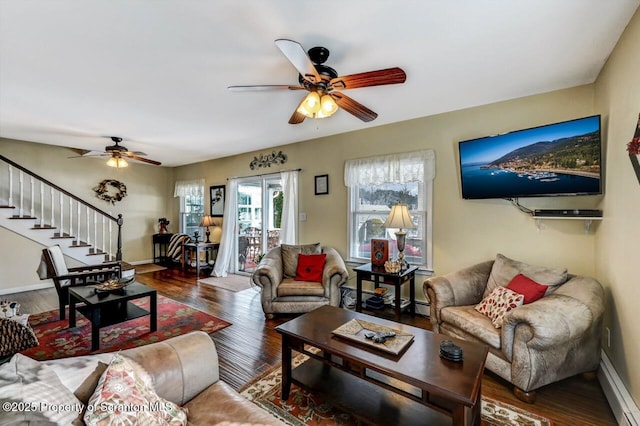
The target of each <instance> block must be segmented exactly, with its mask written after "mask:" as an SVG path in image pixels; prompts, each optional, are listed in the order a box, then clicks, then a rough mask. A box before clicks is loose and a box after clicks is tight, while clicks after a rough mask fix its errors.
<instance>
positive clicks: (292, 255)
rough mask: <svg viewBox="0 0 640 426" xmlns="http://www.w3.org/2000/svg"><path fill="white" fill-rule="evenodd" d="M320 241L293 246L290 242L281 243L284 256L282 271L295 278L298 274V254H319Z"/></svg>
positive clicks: (285, 274)
mask: <svg viewBox="0 0 640 426" xmlns="http://www.w3.org/2000/svg"><path fill="white" fill-rule="evenodd" d="M320 250H321V249H320V243H315V244H304V245H298V246H292V245H289V244H282V245H280V253H281V256H282V272H283V273H284V276H285V277H290V278H293V277H295V276H296V270H297V269H298V255H299V254H300V253H302V254H319V253H320Z"/></svg>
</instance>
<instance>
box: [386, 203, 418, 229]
mask: <svg viewBox="0 0 640 426" xmlns="http://www.w3.org/2000/svg"><path fill="white" fill-rule="evenodd" d="M382 226H384V227H385V228H397V229H415V228H416V226H415V225H414V224H413V220H411V215H410V214H409V206H407V205H406V204H396V205H395V206H393V207H391V211H390V212H389V216H388V217H387V220H386V221H385V222H384V224H383V225H382Z"/></svg>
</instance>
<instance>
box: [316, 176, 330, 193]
mask: <svg viewBox="0 0 640 426" xmlns="http://www.w3.org/2000/svg"><path fill="white" fill-rule="evenodd" d="M315 189H316V195H324V194H328V193H329V175H319V176H316V185H315Z"/></svg>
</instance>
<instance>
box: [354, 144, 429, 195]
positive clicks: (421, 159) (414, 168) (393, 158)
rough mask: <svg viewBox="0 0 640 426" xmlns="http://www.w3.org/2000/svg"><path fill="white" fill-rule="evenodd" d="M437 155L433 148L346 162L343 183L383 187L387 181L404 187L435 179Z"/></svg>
mask: <svg viewBox="0 0 640 426" xmlns="http://www.w3.org/2000/svg"><path fill="white" fill-rule="evenodd" d="M435 158H436V155H435V151H433V150H432V149H429V150H425V151H416V152H406V153H402V154H390V155H383V156H377V157H369V158H360V159H356V160H347V161H346V163H345V166H344V184H345V185H346V186H349V187H353V186H356V185H363V186H366V185H381V184H383V183H385V182H395V183H400V184H404V183H407V182H424V181H430V180H433V178H434V177H435V175H436V161H435Z"/></svg>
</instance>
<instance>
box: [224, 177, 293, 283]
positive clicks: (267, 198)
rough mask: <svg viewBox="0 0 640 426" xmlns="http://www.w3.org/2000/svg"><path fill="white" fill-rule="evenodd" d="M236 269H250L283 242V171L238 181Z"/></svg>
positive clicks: (250, 270)
mask: <svg viewBox="0 0 640 426" xmlns="http://www.w3.org/2000/svg"><path fill="white" fill-rule="evenodd" d="M236 197H237V201H238V202H237V219H238V221H237V226H236V230H237V232H236V254H237V255H236V256H235V257H236V259H237V265H236V268H235V269H236V271H238V272H240V273H242V272H244V273H247V274H249V273H251V272H253V271H254V270H255V268H256V266H257V265H258V263H259V262H260V259H261V257H262V256H263V255H264V254H265V253H266V252H267V251H268V250H269V249H271V248H273V247H276V246H278V245H279V244H280V224H281V220H282V202H283V197H284V195H283V191H282V183H281V180H280V175H279V174H276V175H267V176H259V177H250V178H244V179H241V180H240V181H239V182H238V192H237V194H236Z"/></svg>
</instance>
